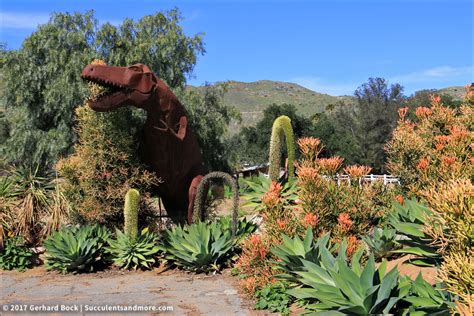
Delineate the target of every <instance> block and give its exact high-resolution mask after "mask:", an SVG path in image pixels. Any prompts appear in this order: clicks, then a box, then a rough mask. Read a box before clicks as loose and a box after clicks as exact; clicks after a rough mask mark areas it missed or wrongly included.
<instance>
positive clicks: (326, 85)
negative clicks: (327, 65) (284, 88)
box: [288, 77, 358, 96]
mask: <svg viewBox="0 0 474 316" xmlns="http://www.w3.org/2000/svg"><path fill="white" fill-rule="evenodd" d="M288 81H289V82H294V83H297V84H299V85H300V86H303V87H305V88H308V89H310V90H313V91H316V92H320V93H326V94H329V95H334V96H339V95H352V94H353V93H354V90H355V89H356V88H357V86H358V85H357V84H355V83H330V82H327V81H326V80H324V79H322V78H319V77H297V78H292V79H290V80H288Z"/></svg>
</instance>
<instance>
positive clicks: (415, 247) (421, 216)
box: [388, 199, 442, 266]
mask: <svg viewBox="0 0 474 316" xmlns="http://www.w3.org/2000/svg"><path fill="white" fill-rule="evenodd" d="M430 216H432V212H431V210H430V209H429V208H427V207H426V206H424V205H423V204H421V203H419V202H417V201H416V200H410V199H406V200H405V201H404V203H403V205H402V204H400V203H398V202H396V201H395V202H394V203H393V210H392V211H391V212H390V213H389V215H388V225H390V226H392V227H393V228H394V229H395V230H396V232H397V234H399V235H403V236H404V238H402V239H400V240H398V242H399V243H400V244H401V245H402V246H403V247H402V248H401V249H398V250H394V251H393V253H402V254H411V255H415V256H416V258H415V259H412V260H410V262H411V263H413V264H416V265H421V266H432V265H439V264H440V261H441V259H442V258H441V255H440V254H439V253H438V248H437V247H436V246H435V245H433V244H434V240H433V239H432V238H431V237H430V236H428V235H427V234H426V233H425V232H424V229H425V225H424V223H425V221H427V220H429V218H430Z"/></svg>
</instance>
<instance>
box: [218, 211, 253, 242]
mask: <svg viewBox="0 0 474 316" xmlns="http://www.w3.org/2000/svg"><path fill="white" fill-rule="evenodd" d="M232 223H233V219H232V218H231V217H229V216H224V217H220V218H219V224H220V225H221V229H222V231H227V230H231V229H232ZM256 230H257V225H255V224H254V223H252V222H248V221H247V219H245V218H243V219H240V220H238V221H237V228H236V231H235V236H234V242H235V244H236V245H240V244H241V243H242V242H243V241H244V240H245V239H246V238H247V237H248V236H249V235H251V234H253V233H254V232H255V231H256Z"/></svg>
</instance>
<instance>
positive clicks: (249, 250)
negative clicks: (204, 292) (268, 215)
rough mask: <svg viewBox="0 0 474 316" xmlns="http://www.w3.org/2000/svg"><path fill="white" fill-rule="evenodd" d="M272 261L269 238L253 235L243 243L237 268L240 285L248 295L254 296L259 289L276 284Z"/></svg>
mask: <svg viewBox="0 0 474 316" xmlns="http://www.w3.org/2000/svg"><path fill="white" fill-rule="evenodd" d="M272 259H273V256H272V255H271V252H270V241H269V240H268V237H265V236H262V235H257V234H253V235H251V236H250V238H248V239H246V240H245V241H244V242H243V245H242V253H241V254H240V256H239V259H238V260H237V262H236V264H235V267H236V270H237V271H238V273H239V278H240V281H239V285H240V286H241V287H242V289H243V290H244V291H245V292H246V293H248V294H250V295H254V294H255V291H257V290H258V289H261V288H263V287H265V286H266V285H268V284H270V283H273V282H275V279H274V278H273V275H274V274H275V273H276V271H275V269H274V268H273V263H272V261H271V260H272Z"/></svg>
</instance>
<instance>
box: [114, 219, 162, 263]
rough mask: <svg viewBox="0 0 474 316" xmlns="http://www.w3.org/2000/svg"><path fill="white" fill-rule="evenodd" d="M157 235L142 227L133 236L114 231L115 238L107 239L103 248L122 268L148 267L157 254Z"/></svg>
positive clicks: (153, 261)
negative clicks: (107, 242) (107, 241)
mask: <svg viewBox="0 0 474 316" xmlns="http://www.w3.org/2000/svg"><path fill="white" fill-rule="evenodd" d="M157 240H158V235H157V234H155V233H153V232H150V231H148V228H144V229H143V230H142V231H141V232H140V234H138V235H137V236H136V237H135V238H133V237H132V236H131V235H129V234H126V233H123V232H121V231H120V230H117V231H116V239H111V240H109V246H108V247H106V248H105V250H106V252H107V253H108V254H109V255H110V259H111V260H112V262H113V263H114V264H115V265H117V266H119V267H121V268H124V269H134V270H136V269H137V268H145V269H150V268H151V267H152V266H153V264H154V263H155V257H156V256H157V254H158V251H159V249H160V248H159V247H158V245H157Z"/></svg>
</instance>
